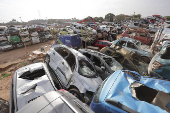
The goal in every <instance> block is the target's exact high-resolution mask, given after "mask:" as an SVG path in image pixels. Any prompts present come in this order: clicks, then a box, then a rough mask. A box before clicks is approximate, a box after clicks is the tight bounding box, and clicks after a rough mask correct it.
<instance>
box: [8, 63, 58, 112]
mask: <svg viewBox="0 0 170 113" xmlns="http://www.w3.org/2000/svg"><path fill="white" fill-rule="evenodd" d="M55 90H57V89H56V88H55V85H54V83H53V81H52V78H51V76H50V73H49V71H48V69H47V66H46V64H44V63H35V64H31V65H28V66H25V67H22V68H20V69H18V70H16V71H15V73H14V75H13V76H12V79H11V87H10V107H9V109H10V113H16V112H17V111H19V110H21V109H22V108H23V107H24V106H26V105H27V104H29V103H31V102H32V101H33V100H35V99H36V98H38V97H39V96H42V95H43V94H45V93H47V92H50V91H55Z"/></svg>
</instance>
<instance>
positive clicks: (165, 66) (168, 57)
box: [148, 43, 170, 80]
mask: <svg viewBox="0 0 170 113" xmlns="http://www.w3.org/2000/svg"><path fill="white" fill-rule="evenodd" d="M148 73H149V75H150V76H152V77H161V78H166V79H169V80H170V75H169V73H170V43H168V44H166V45H164V46H163V47H162V49H161V51H160V52H158V53H157V54H156V55H155V56H154V57H153V58H152V60H151V62H150V64H149V67H148Z"/></svg>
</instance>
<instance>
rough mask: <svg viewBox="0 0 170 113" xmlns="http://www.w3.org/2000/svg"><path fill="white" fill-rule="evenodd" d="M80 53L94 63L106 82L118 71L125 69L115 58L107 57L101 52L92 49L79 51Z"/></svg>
mask: <svg viewBox="0 0 170 113" xmlns="http://www.w3.org/2000/svg"><path fill="white" fill-rule="evenodd" d="M78 51H79V52H80V53H82V54H83V55H85V56H86V57H87V58H89V59H90V60H91V61H92V62H93V64H94V65H95V68H96V70H97V72H98V73H99V75H100V77H101V78H102V80H105V79H106V78H107V77H108V76H110V75H111V74H112V73H113V72H115V71H116V70H122V69H123V67H122V65H121V64H120V63H119V62H117V61H116V60H115V59H114V58H112V57H110V56H108V55H105V54H103V53H101V52H98V51H95V50H91V49H79V50H78Z"/></svg>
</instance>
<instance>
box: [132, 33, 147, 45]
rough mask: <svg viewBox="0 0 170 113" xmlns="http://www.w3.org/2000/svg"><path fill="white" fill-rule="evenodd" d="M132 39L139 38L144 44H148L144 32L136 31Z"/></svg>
mask: <svg viewBox="0 0 170 113" xmlns="http://www.w3.org/2000/svg"><path fill="white" fill-rule="evenodd" d="M134 39H136V40H139V41H141V42H143V43H144V44H148V39H147V34H146V33H145V32H141V31H137V33H136V36H135V37H134Z"/></svg>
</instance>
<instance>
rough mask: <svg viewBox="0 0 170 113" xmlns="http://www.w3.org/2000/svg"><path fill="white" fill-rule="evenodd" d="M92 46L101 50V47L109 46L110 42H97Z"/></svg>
mask: <svg viewBox="0 0 170 113" xmlns="http://www.w3.org/2000/svg"><path fill="white" fill-rule="evenodd" d="M94 46H95V47H99V48H100V49H102V48H103V47H106V46H111V42H110V41H107V40H97V41H96V42H95V44H94Z"/></svg>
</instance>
